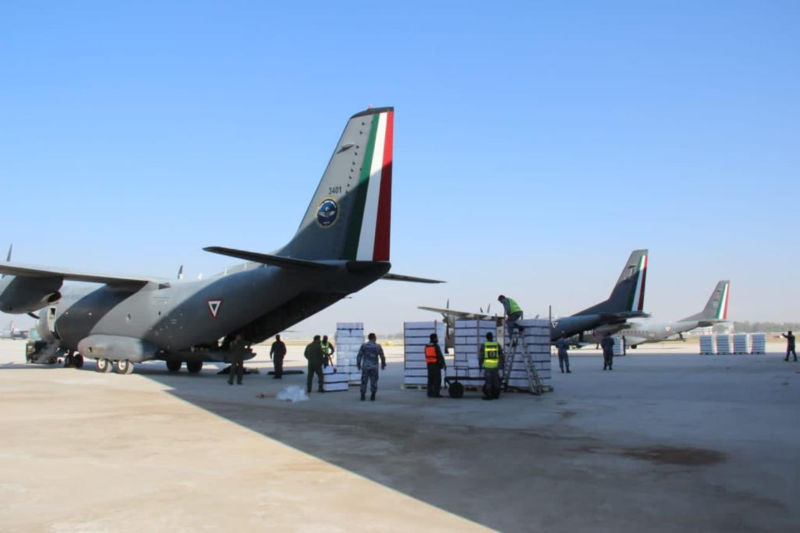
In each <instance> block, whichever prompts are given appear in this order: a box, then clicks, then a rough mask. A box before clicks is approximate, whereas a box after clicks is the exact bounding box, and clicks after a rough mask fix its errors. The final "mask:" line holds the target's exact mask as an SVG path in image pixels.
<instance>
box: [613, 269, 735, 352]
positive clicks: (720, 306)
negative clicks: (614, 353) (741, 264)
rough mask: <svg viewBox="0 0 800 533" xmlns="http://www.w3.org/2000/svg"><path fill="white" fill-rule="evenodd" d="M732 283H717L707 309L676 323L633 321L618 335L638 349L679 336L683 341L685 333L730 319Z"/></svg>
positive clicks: (724, 281) (707, 303) (627, 343)
mask: <svg viewBox="0 0 800 533" xmlns="http://www.w3.org/2000/svg"><path fill="white" fill-rule="evenodd" d="M730 286H731V282H730V281H728V280H723V281H720V282H718V283H717V286H716V287H715V288H714V291H713V292H712V293H711V297H710V298H709V299H708V302H706V306H705V308H703V310H702V311H700V312H699V313H696V314H694V315H691V316H687V317H686V318H682V319H681V320H677V321H674V322H656V321H654V320H651V319H650V320H631V321H630V322H629V323H628V324H627V325H626V326H625V328H623V329H622V330H620V331H619V332H618V333H617V334H618V335H622V336H623V337H624V338H625V344H626V345H628V346H630V347H631V348H636V347H637V346H638V345H640V344H644V343H646V342H659V341H663V340H667V339H669V338H671V337H675V336H677V337H678V338H680V339H681V340H683V333H686V332H687V331H690V330H693V329H695V328H704V327H709V326H713V325H714V324H718V323H720V322H724V321H726V320H727V319H728V298H729V296H730Z"/></svg>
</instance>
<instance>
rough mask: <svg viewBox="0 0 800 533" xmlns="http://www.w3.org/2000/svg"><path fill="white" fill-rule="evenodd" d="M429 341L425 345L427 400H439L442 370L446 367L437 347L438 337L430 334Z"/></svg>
mask: <svg viewBox="0 0 800 533" xmlns="http://www.w3.org/2000/svg"><path fill="white" fill-rule="evenodd" d="M430 339H431V341H430V342H429V343H428V344H426V345H425V363H426V365H427V367H428V387H427V389H428V398H441V397H442V394H441V390H442V369H443V368H446V367H447V364H446V363H445V361H444V355H442V349H441V348H440V347H439V337H438V336H437V335H436V333H431V337H430Z"/></svg>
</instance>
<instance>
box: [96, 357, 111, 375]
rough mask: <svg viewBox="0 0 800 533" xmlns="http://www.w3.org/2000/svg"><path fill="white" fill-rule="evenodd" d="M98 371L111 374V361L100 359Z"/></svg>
mask: <svg viewBox="0 0 800 533" xmlns="http://www.w3.org/2000/svg"><path fill="white" fill-rule="evenodd" d="M96 370H97V371H98V372H103V373H106V372H111V361H109V360H108V359H98V360H97V367H96Z"/></svg>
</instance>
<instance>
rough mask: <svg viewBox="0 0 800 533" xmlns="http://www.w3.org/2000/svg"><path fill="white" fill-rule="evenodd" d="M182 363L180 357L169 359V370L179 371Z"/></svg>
mask: <svg viewBox="0 0 800 533" xmlns="http://www.w3.org/2000/svg"><path fill="white" fill-rule="evenodd" d="M182 364H183V361H181V360H180V359H167V370H169V371H170V372H178V371H179V370H180V369H181V365H182Z"/></svg>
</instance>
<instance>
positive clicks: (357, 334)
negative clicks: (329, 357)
mask: <svg viewBox="0 0 800 533" xmlns="http://www.w3.org/2000/svg"><path fill="white" fill-rule="evenodd" d="M363 343H364V324H363V322H338V323H337V324H336V341H335V346H336V352H335V353H334V356H335V357H336V365H337V367H338V369H339V372H340V373H342V374H345V375H347V377H348V381H349V382H350V383H361V372H359V371H358V369H357V368H356V357H357V356H358V350H359V349H360V348H361V345H362V344H363Z"/></svg>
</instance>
